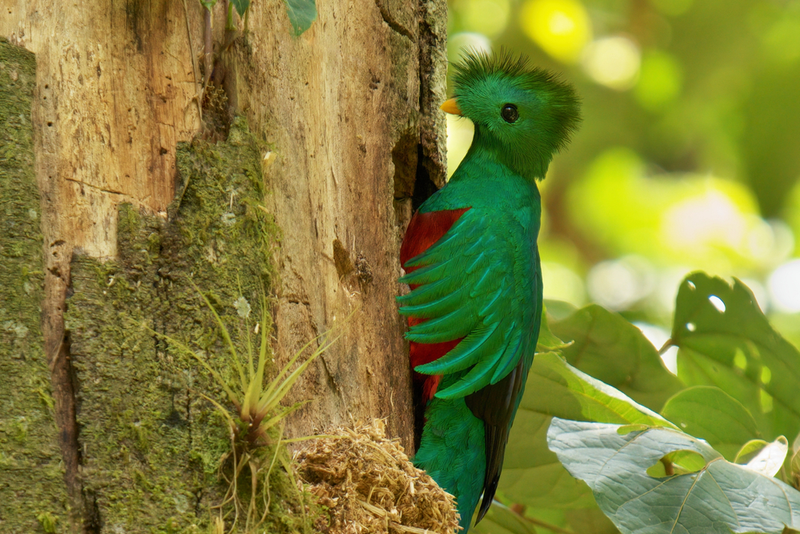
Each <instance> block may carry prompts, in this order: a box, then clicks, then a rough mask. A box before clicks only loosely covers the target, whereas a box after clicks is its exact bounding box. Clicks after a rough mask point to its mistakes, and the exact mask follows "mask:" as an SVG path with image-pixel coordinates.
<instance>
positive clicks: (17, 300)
mask: <svg viewBox="0 0 800 534" xmlns="http://www.w3.org/2000/svg"><path fill="white" fill-rule="evenodd" d="M35 80H36V63H35V58H34V56H33V54H31V53H30V52H28V51H26V50H24V49H23V48H19V47H16V46H12V45H10V44H9V43H8V42H7V41H5V40H3V39H0V220H2V226H3V231H2V232H0V377H2V378H1V379H0V503H2V504H1V505H0V510H2V511H0V531H2V532H8V533H12V534H16V533H26V534H27V533H31V532H58V531H59V529H61V528H64V527H63V526H64V525H65V524H66V503H67V494H66V490H65V488H64V481H63V476H64V473H63V470H62V467H61V452H60V451H59V449H58V445H57V433H56V432H57V431H56V427H55V423H54V419H53V399H52V396H51V394H50V375H49V371H48V369H47V361H46V360H47V359H46V357H45V354H44V348H43V342H42V330H41V326H40V320H41V307H40V306H41V302H42V298H43V294H44V293H43V280H44V275H43V264H42V245H43V238H42V233H41V230H40V228H39V224H40V221H39V219H40V216H39V213H40V208H39V190H38V188H37V186H36V177H35V175H34V152H33V128H32V126H31V101H32V99H33V89H34V85H35ZM39 517H41V518H44V519H39Z"/></svg>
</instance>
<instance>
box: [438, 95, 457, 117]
mask: <svg viewBox="0 0 800 534" xmlns="http://www.w3.org/2000/svg"><path fill="white" fill-rule="evenodd" d="M439 109H441V110H442V111H444V112H445V113H450V114H451V115H461V110H460V109H459V108H458V102H457V101H456V99H455V98H451V99H449V100H445V101H444V104H442V105H441V107H440V108H439Z"/></svg>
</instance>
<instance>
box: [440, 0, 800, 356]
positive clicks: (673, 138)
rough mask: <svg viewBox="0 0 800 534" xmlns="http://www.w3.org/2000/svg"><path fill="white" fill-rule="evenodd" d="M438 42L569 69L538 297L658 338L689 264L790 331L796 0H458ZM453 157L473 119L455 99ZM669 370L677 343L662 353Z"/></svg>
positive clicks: (798, 300)
mask: <svg viewBox="0 0 800 534" xmlns="http://www.w3.org/2000/svg"><path fill="white" fill-rule="evenodd" d="M449 7H450V19H449V42H448V56H449V60H450V61H451V62H457V61H458V60H459V57H460V56H461V54H463V52H464V50H465V49H469V48H476V49H486V50H488V49H497V48H498V47H500V46H505V47H507V48H509V49H511V50H513V51H516V52H521V53H523V54H525V55H527V56H529V57H530V59H531V63H532V64H534V65H539V66H542V67H545V68H547V69H550V70H553V71H556V72H558V73H560V74H561V77H562V78H564V79H566V80H568V81H570V82H571V83H573V84H574V85H575V87H576V89H577V91H578V93H579V94H580V96H581V98H582V100H583V116H584V120H583V124H582V125H581V129H580V131H579V132H578V133H577V135H575V137H574V139H573V141H572V143H571V144H570V146H569V148H568V149H567V150H566V151H565V152H564V153H562V154H559V155H557V156H556V158H555V159H554V161H553V164H552V165H551V166H550V171H549V173H548V176H547V179H546V180H544V182H542V184H541V189H542V196H543V199H544V220H543V226H542V235H541V237H540V249H541V256H542V260H543V270H544V281H545V290H544V291H545V298H546V299H555V300H559V301H563V302H564V303H566V304H563V305H553V304H551V305H550V307H549V308H548V309H549V311H551V312H554V313H555V314H557V315H559V314H563V313H566V311H567V310H568V309H569V308H570V305H571V306H582V305H584V304H587V303H589V302H596V303H598V304H600V305H602V306H604V307H606V308H608V309H611V310H614V311H618V312H620V313H622V314H623V315H624V316H625V317H626V318H628V319H629V320H631V321H632V322H634V323H635V324H637V326H639V327H640V328H642V330H643V331H644V332H645V334H646V335H647V336H648V337H649V338H650V339H651V341H653V343H654V344H655V345H656V348H659V347H660V346H661V345H662V344H663V343H664V342H665V341H666V340H667V339H668V337H669V330H670V328H671V323H672V313H673V309H674V306H675V296H676V294H677V289H678V284H679V283H680V281H681V280H682V279H683V277H684V276H685V275H686V274H688V273H689V272H690V271H693V270H704V271H706V272H708V273H709V274H712V275H716V276H721V277H724V278H727V279H729V280H730V278H731V277H733V276H735V277H737V278H739V279H741V280H742V281H743V282H744V283H746V284H747V285H748V286H749V287H750V289H751V290H752V291H753V293H754V295H755V297H756V299H757V300H758V303H759V305H760V306H761V309H762V310H764V312H765V313H767V314H768V316H769V318H770V321H771V322H772V323H773V325H774V326H775V327H776V328H777V329H778V330H779V331H781V332H782V333H783V334H784V336H785V337H787V338H788V339H789V340H790V341H792V342H793V343H794V344H796V345H800V180H798V179H799V178H800V1H799V0H762V1H753V0H583V1H581V0H450V4H449ZM448 121H449V122H448V153H449V162H448V166H449V172H450V173H452V172H453V171H454V170H455V168H456V167H457V166H458V162H459V161H460V160H461V158H462V157H463V155H464V153H465V152H466V150H467V148H468V147H469V143H470V141H471V139H472V124H471V123H470V122H469V121H468V120H466V119H461V118H458V117H453V116H448ZM665 362H666V363H667V366H668V367H669V368H671V370H673V372H674V369H675V367H674V355H673V354H670V353H668V354H667V355H666V356H665Z"/></svg>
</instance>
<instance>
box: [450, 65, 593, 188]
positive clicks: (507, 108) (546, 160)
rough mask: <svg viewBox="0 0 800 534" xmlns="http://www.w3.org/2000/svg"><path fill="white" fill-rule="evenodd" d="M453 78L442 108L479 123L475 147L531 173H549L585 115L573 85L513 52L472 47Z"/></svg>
mask: <svg viewBox="0 0 800 534" xmlns="http://www.w3.org/2000/svg"><path fill="white" fill-rule="evenodd" d="M454 82H455V83H454V85H455V95H454V98H452V99H450V100H448V101H447V102H445V104H444V105H443V106H442V109H443V110H445V111H447V112H449V113H456V114H458V115H463V116H464V117H467V118H468V119H470V120H472V122H473V123H474V124H475V137H474V138H473V141H472V150H476V151H488V152H490V153H492V154H493V155H494V156H495V157H496V158H498V160H499V161H500V162H502V163H503V164H505V165H506V166H508V167H509V168H510V169H511V170H513V171H514V172H516V173H518V174H520V175H522V176H525V177H528V178H538V179H543V178H544V175H545V173H546V172H547V167H548V165H549V164H550V160H551V159H552V158H553V155H554V154H555V153H556V152H558V151H559V150H560V149H562V148H564V147H565V146H566V145H567V143H568V142H569V139H570V135H571V134H572V132H574V131H575V130H576V129H577V127H578V124H579V123H580V120H581V117H580V101H579V100H578V97H577V96H576V95H575V91H574V90H573V88H572V86H570V85H569V84H567V83H565V82H563V81H560V80H558V79H557V78H556V77H555V76H554V75H553V74H551V73H549V72H547V71H545V70H542V69H539V68H536V67H529V66H528V64H527V59H526V58H524V57H521V56H515V55H512V54H510V53H508V52H503V51H501V52H500V53H499V54H497V55H494V56H491V55H489V54H487V53H483V52H470V53H468V54H467V55H466V56H465V58H464V59H463V60H462V62H461V63H460V64H459V65H457V66H456V74H455V77H454Z"/></svg>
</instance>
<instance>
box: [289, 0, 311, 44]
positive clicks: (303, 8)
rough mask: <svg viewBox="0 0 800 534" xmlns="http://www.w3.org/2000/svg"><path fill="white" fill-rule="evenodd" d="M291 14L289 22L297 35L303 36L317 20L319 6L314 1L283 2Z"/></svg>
mask: <svg viewBox="0 0 800 534" xmlns="http://www.w3.org/2000/svg"><path fill="white" fill-rule="evenodd" d="M283 1H284V3H285V4H286V11H287V13H289V22H291V24H292V29H293V30H294V34H295V35H301V34H302V33H303V32H304V31H306V30H307V29H309V28H310V27H311V23H312V22H314V21H315V20H316V19H317V4H316V2H315V1H314V0H283Z"/></svg>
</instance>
